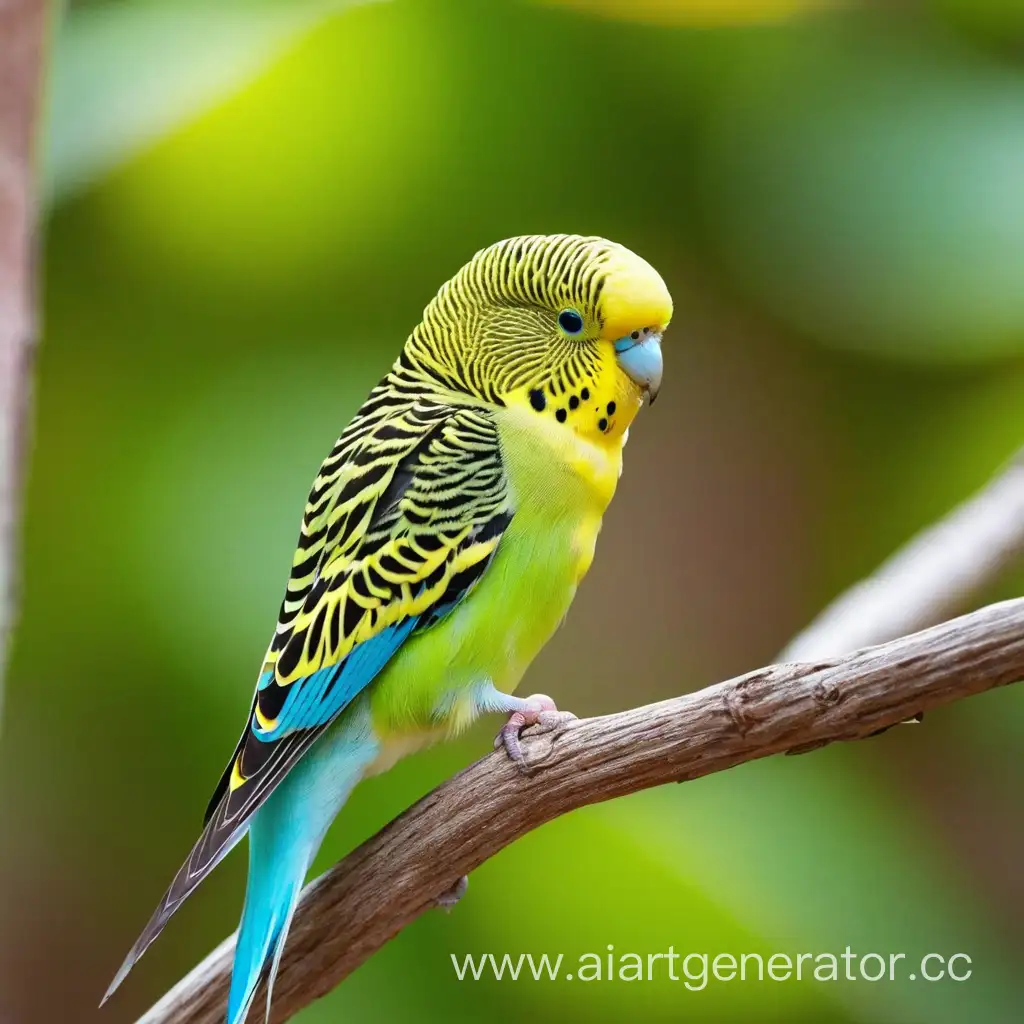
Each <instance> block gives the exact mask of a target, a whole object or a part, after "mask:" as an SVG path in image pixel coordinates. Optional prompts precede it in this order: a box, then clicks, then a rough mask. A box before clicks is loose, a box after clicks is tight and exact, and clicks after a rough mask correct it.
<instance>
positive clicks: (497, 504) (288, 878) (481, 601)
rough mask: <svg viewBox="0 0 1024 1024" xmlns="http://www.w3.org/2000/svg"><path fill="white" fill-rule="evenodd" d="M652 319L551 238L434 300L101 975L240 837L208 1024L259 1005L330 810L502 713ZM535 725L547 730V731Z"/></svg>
mask: <svg viewBox="0 0 1024 1024" xmlns="http://www.w3.org/2000/svg"><path fill="white" fill-rule="evenodd" d="M671 314H672V300H671V298H670V296H669V293H668V290H667V288H666V287H665V283H664V281H663V280H662V278H661V277H660V276H659V274H658V273H657V272H656V271H655V270H654V269H653V267H651V266H650V264H648V263H647V262H646V261H645V260H643V259H641V258H640V257H639V256H637V255H635V254H634V253H632V252H630V251H629V250H628V249H626V248H624V247H623V246H621V245H617V244H615V243H613V242H609V241H606V240H605V239H602V238H584V237H579V236H575V235H550V236H541V235H535V236H526V237H521V238H511V239H508V240H506V241H503V242H499V243H497V244H496V245H492V246H490V247H489V248H487V249H484V250H482V251H481V252H479V253H477V254H476V256H474V257H473V259H472V260H470V261H469V263H467V264H466V266H464V267H463V268H462V269H461V270H460V271H459V272H458V273H457V274H456V275H455V276H454V277H453V278H452V279H451V280H450V281H449V282H448V283H447V284H445V285H444V286H443V287H442V288H441V290H440V291H439V292H438V294H437V296H436V297H435V298H434V299H433V300H432V301H431V302H430V304H429V305H428V306H427V308H426V310H425V311H424V313H423V319H422V321H421V322H420V324H419V325H418V326H417V327H416V328H415V330H414V331H413V332H412V334H411V335H410V336H409V339H408V340H407V341H406V343H405V347H404V348H403V349H402V352H401V354H400V355H399V357H398V359H397V361H396V362H395V364H394V366H393V367H392V368H391V371H390V372H389V373H388V374H387V376H386V377H385V378H384V379H383V380H382V381H381V382H380V384H378V385H377V386H376V387H375V388H374V389H373V391H372V392H371V393H370V396H369V398H367V400H366V402H365V403H364V404H363V406H362V407H361V408H360V409H359V411H358V413H357V414H356V416H355V418H354V419H353V420H352V422H351V423H350V424H349V426H348V427H347V428H346V429H345V431H344V433H343V434H342V435H341V437H340V438H339V439H338V442H337V443H336V444H335V446H334V448H333V449H332V450H331V453H330V454H329V455H328V456H327V459H326V461H325V462H324V463H323V465H322V466H321V467H320V472H319V473H318V475H317V477H316V480H315V481H314V483H313V489H312V491H311V492H310V495H309V501H308V503H307V505H306V510H305V514H304V515H303V517H302V527H301V530H300V533H299V543H298V549H297V551H296V553H295V557H294V559H293V561H292V569H291V575H290V578H289V580H288V585H287V589H286V592H285V596H284V601H283V603H282V605H281V612H280V617H279V619H278V623H277V628H276V630H275V632H274V637H273V640H272V641H271V643H270V649H269V651H268V652H267V656H266V659H265V661H264V663H263V667H262V669H261V671H260V675H259V679H258V682H257V685H256V693H255V696H254V698H253V702H252V708H251V710H250V712H249V719H248V722H247V723H246V727H245V730H244V732H243V734H242V738H241V739H240V740H239V742H238V746H237V747H236V749H235V752H234V754H233V755H232V758H231V761H230V763H229V764H228V766H227V768H226V769H225V771H224V774H223V777H222V778H221V780H220V783H219V784H218V786H217V788H216V790H215V792H214V794H213V798H212V799H211V801H210V804H209V807H208V809H207V812H206V820H205V828H204V829H203V833H202V835H201V836H200V837H199V840H198V841H197V842H196V844H195V846H194V848H193V849H192V852H191V854H190V855H189V858H188V860H187V861H186V862H185V864H184V865H183V866H182V868H181V870H180V871H179V872H178V874H177V875H176V877H175V878H174V881H173V882H172V883H171V886H170V888H169V889H168V890H167V893H166V894H165V896H164V898H163V900H162V901H161V902H160V905H159V906H158V907H157V910H156V912H155V913H154V914H153V917H152V919H151V920H150V922H149V924H148V925H147V926H146V928H145V930H144V931H143V933H142V935H141V936H140V937H139V939H138V941H137V942H136V943H135V945H134V947H133V948H132V950H131V952H130V953H129V954H128V957H127V959H126V960H125V962H124V964H123V966H122V967H121V969H120V971H118V973H117V976H116V977H115V979H114V981H113V983H112V985H111V987H110V990H109V991H108V993H107V996H109V995H110V994H111V993H112V992H113V991H114V989H115V988H116V987H117V986H118V985H119V984H120V983H121V981H122V980H123V978H124V976H125V975H126V974H127V973H128V971H129V970H130V969H131V967H132V965H133V964H134V963H135V961H136V960H137V959H138V958H139V957H140V956H141V955H142V953H143V952H144V951H145V950H146V948H147V947H148V946H149V944H150V943H151V942H152V941H153V940H154V939H155V938H156V936H157V935H158V934H159V933H160V932H161V930H162V929H163V927H164V926H165V925H166V924H167V922H168V920H169V919H170V917H171V915H172V914H173V913H174V912H175V911H176V910H177V909H178V907H179V906H181V904H182V902H183V901H184V900H185V899H186V897H188V896H189V895H190V894H191V893H192V891H193V890H194V889H195V888H196V887H197V886H198V885H199V883H200V882H201V881H202V880H203V879H204V878H205V877H206V876H207V875H208V874H209V873H210V872H211V871H212V870H213V868H214V867H215V866H216V865H217V864H218V863H219V862H220V861H221V860H222V859H223V857H224V856H225V855H226V854H227V853H228V851H229V850H231V848H232V847H233V846H234V845H235V844H236V843H237V842H238V841H239V840H240V839H241V838H242V836H243V835H245V834H246V833H247V832H248V834H249V881H248V888H247V891H246V897H245V909H244V911H243V914H242V922H241V926H240V928H239V933H238V942H237V948H236V951H235V960H234V968H233V973H232V978H231V990H230V996H229V1000H228V1012H227V1019H228V1024H241V1022H242V1021H244V1019H245V1017H246V1014H247V1013H248V1010H249V1007H250V1004H251V1003H252V1000H253V996H254V994H255V991H256V988H257V985H258V984H259V982H260V980H261V979H262V978H264V977H266V979H267V993H268V994H267V1012H268V1013H269V1007H270V989H271V987H272V984H273V979H274V975H275V973H276V971H277V967H278V964H279V963H280V960H281V953H282V950H283V947H284V943H285V939H286V936H287V934H288V927H289V924H290V922H291V919H292V915H293V914H294V912H295V906H296V903H297V901H298V897H299V892H300V889H301V888H302V883H303V880H304V878H305V875H306V873H307V871H308V869H309V867H310V864H311V863H312V861H313V858H314V856H315V855H316V852H317V850H318V848H319V846H320V843H321V841H322V840H323V837H324V834H325V833H326V831H327V829H328V827H329V826H330V824H331V822H332V820H333V819H334V817H335V816H336V815H337V813H338V811H339V810H340V809H341V807H342V805H343V804H344V802H345V800H346V798H347V797H348V795H349V793H350V792H351V791H352V788H353V786H355V784H356V783H357V782H359V780H360V779H363V778H366V777H367V776H369V775H373V774H375V773H377V772H380V771H383V770H385V769H386V768H388V767H390V766H391V765H392V764H394V762H395V761H396V760H397V759H398V758H399V757H401V756H403V755H405V754H407V753H410V752H411V751H413V750H416V749H418V748H421V747H423V746H425V745H427V744H429V743H431V742H433V741H434V740H436V739H438V738H441V737H444V736H451V735H453V734H455V733H457V732H459V731H460V730H461V729H463V728H465V727H466V726H467V725H468V724H469V723H470V722H472V721H473V720H474V719H475V718H476V717H477V716H478V715H480V714H481V713H482V712H500V713H504V714H506V715H508V716H509V717H508V721H507V722H506V724H505V726H504V727H503V728H502V730H501V732H500V733H499V739H500V741H501V742H502V743H503V744H504V746H505V748H506V749H507V751H508V754H509V756H511V757H513V758H516V759H518V758H521V757H522V752H521V749H520V744H519V731H520V730H521V729H522V728H523V727H524V726H526V725H529V724H533V723H536V722H537V721H538V720H540V719H541V717H542V716H543V717H544V719H545V723H547V724H551V721H552V717H551V715H550V714H546V713H547V712H552V713H553V712H555V710H556V709H555V705H554V703H553V702H552V701H551V699H550V698H549V697H546V696H542V695H534V696H532V697H525V698H522V697H515V696H513V695H512V694H513V691H514V690H515V689H516V687H517V686H518V684H519V681H520V679H521V678H522V676H523V673H524V672H525V671H526V668H527V666H528V665H529V664H530V662H531V661H532V660H533V658H534V657H535V656H536V654H537V653H538V652H539V651H540V649H541V648H542V647H543V646H544V644H545V643H546V642H547V640H548V639H549V638H550V637H551V635H552V634H553V633H554V631H555V630H556V628H557V627H558V625H559V623H560V622H561V621H562V619H563V617H564V616H565V614H566V611H567V610H568V608H569V605H570V604H571V602H572V599H573V596H574V595H575V593H576V588H577V586H578V584H579V582H580V580H581V579H582V578H583V576H584V574H585V573H586V572H587V569H588V568H589V567H590V564H591V560H592V559H593V557H594V545H595V543H596V541H597V535H598V532H599V530H600V528H601V518H602V516H603V514H604V511H605V509H606V508H607V506H608V503H609V501H611V498H612V495H613V494H614V492H615V488H616V484H617V483H618V479H619V475H620V473H621V469H622V449H623V445H624V444H625V441H626V436H627V432H628V428H629V425H630V423H631V422H632V420H633V418H634V416H635V415H636V413H637V411H638V410H639V409H640V407H641V405H642V404H643V399H644V396H645V395H649V396H650V399H651V400H653V399H654V397H655V396H656V394H657V392H658V388H659V386H660V384H661V376H662V355H661V337H662V332H663V331H664V329H665V327H666V326H667V324H668V322H669V319H670V318H671ZM555 721H556V723H557V716H555Z"/></svg>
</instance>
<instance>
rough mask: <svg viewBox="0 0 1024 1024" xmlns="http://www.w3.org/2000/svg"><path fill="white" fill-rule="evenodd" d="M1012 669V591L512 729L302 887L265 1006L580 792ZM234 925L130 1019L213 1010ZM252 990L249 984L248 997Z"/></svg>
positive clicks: (742, 757) (686, 772)
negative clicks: (576, 716)
mask: <svg viewBox="0 0 1024 1024" xmlns="http://www.w3.org/2000/svg"><path fill="white" fill-rule="evenodd" d="M1021 679H1024V598H1022V599H1019V600H1014V601H1006V602H1004V603H1002V604H995V605H990V606H989V607H987V608H984V609H982V610H980V611H977V612H974V613H973V614H971V615H966V616H964V617H962V618H959V619H955V620H953V621H952V622H947V623H944V624H942V625H940V626H936V627H933V628H932V629H929V630H926V631H924V632H922V633H918V634H916V635H914V636H909V637H904V638H902V639H900V640H896V641H894V642H891V643H888V644H886V645H884V646H881V647H874V648H870V649H867V650H862V651H858V652H857V653H855V654H852V655H849V656H848V657H844V658H838V659H834V660H830V661H823V662H816V663H808V664H779V665H773V666H770V667H768V668H763V669H760V670H758V671H756V672H751V673H748V674H747V675H744V676H740V677H738V678H736V679H731V680H729V681H727V682H724V683H719V684H717V685H715V686H710V687H708V688H707V689H704V690H700V691H699V692H697V693H692V694H688V695H686V696H683V697H676V698H674V699H672V700H666V701H662V702H661V703H658V704H651V705H648V706H647V707H641V708H634V709H633V710H630V711H624V712H622V713H621V714H616V715H610V716H608V717H605V718H592V719H587V720H584V721H579V722H575V723H572V724H571V725H570V726H569V727H567V728H565V729H562V730H561V731H558V732H553V733H547V734H541V735H534V736H531V735H530V733H529V731H528V732H527V733H526V735H525V738H524V744H523V746H524V753H525V755H526V770H525V771H524V770H522V769H519V768H516V767H515V766H514V765H513V764H512V762H510V761H509V760H508V759H507V758H506V757H505V756H504V755H503V754H500V753H494V754H490V755H489V756H487V757H485V758H483V759H482V760H480V761H477V762H476V763H475V764H473V765H471V766H470V767H469V768H467V769H465V770H464V771H463V772H461V773H460V774H459V775H456V776H455V777H454V778H452V779H450V780H449V781H447V782H445V783H444V784H443V785H441V786H439V787H438V788H437V789H435V790H434V791H433V792H432V793H430V794H428V795H427V796H425V797H424V798H423V799H422V800H420V801H419V802H418V803H416V804H415V805H414V806H413V807H411V808H409V810H407V811H405V812H404V813H403V814H402V815H400V816H399V817H398V818H396V819H395V820H394V821H392V822H391V823H390V824H389V825H387V826H386V827H385V828H384V829H382V830H381V831H380V832H378V833H377V835H375V836H373V837H372V838H371V839H369V840H367V841H366V842H365V843H363V845H362V846H360V847H359V848H358V849H356V850H355V851H353V852H352V853H351V854H349V856H348V857H346V858H345V859H344V860H343V861H341V863H339V864H338V865H337V866H336V867H334V868H332V869H331V870H330V871H328V872H327V873H326V874H325V875H323V876H322V877H321V878H319V879H318V880H317V881H315V882H314V883H313V884H312V885H310V886H309V887H308V888H307V889H306V891H305V893H304V895H303V899H302V902H301V904H300V906H299V910H298V914H297V916H296V920H295V924H294V926H293V927H292V930H291V933H290V935H289V939H288V943H287V946H286V948H285V953H284V960H283V963H282V965H281V970H280V973H279V975H278V978H277V983H276V985H275V987H274V1004H273V1011H272V1014H271V1020H272V1021H274V1022H280V1021H284V1020H287V1019H288V1018H289V1017H291V1016H292V1015H293V1014H295V1013H297V1012H298V1011H299V1010H300V1009H302V1008H303V1007H304V1006H306V1005H308V1004H309V1003H311V1002H312V1001H313V1000H314V999H317V998H318V997H320V996H322V995H324V994H325V993H326V992H328V991H329V990H330V989H331V988H333V987H334V986H335V985H337V984H338V982H340V981H341V980H342V979H343V978H344V977H345V976H346V975H348V974H349V973H351V972H352V971H353V970H354V969H355V968H356V967H358V966H359V965H360V964H361V963H363V962H364V961H365V960H366V959H368V958H369V957H370V956H371V955H372V954H373V953H374V952H376V951H377V950H378V949H379V948H380V947H381V946H383V945H384V943H385V942H387V941H388V940H389V939H391V938H393V937H394V936H395V935H396V934H398V932H399V931H401V929H402V928H404V927H405V926H406V925H407V924H409V923H410V922H411V921H413V920H414V919H415V918H417V917H418V916H419V915H420V914H422V913H423V912H424V911H425V910H427V909H429V908H430V907H431V906H432V905H433V903H434V900H435V899H436V898H437V896H439V895H440V894H441V893H443V892H444V891H445V890H446V889H448V888H449V887H450V886H451V885H452V883H453V882H454V881H455V880H456V879H457V878H458V877H459V876H460V875H464V874H469V873H470V872H471V871H473V870H474V869H475V868H477V867H478V866H479V865H480V864H482V863H483V862H484V861H485V860H486V859H487V858H488V857H490V856H492V855H493V854H495V853H496V852H497V851H498V850H500V849H502V848H503V847H505V846H507V845H508V844H510V843H511V842H513V841H514V840H515V839H518V838H519V837H520V836H522V835H524V834H525V833H527V832H529V831H530V830H531V829H534V828H536V827H537V826H538V825H542V824H543V823H544V822H546V821H550V820H551V819H552V818H555V817H557V816H558V815H560V814H565V813H566V812H568V811H571V810H574V809H575V808H577V807H582V806H585V805H586V804H592V803H598V802H600V801H602V800H609V799H612V798H613V797H617V796H624V795H625V794H627V793H633V792H636V791H638V790H641V789H646V788H648V787H650V786H657V785H661V784H662V783H666V782H682V781H685V780H688V779H695V778H698V777H700V776H702V775H708V774H710V773H712V772H718V771H723V770H724V769H726V768H731V767H733V766H734V765H738V764H741V763H743V762H745V761H751V760H754V759H756V758H761V757H767V756H769V755H771V754H778V753H782V752H784V751H788V752H800V751H804V750H807V749H812V748H814V747H818V746H823V745H825V744H827V743H832V742H834V741H836V740H850V739H859V738H861V737H864V736H867V735H869V734H871V733H873V732H876V731H877V730H879V729H883V728H885V727H887V726H890V725H895V724H896V723H898V722H902V721H904V720H906V719H907V718H909V717H911V716H912V715H914V714H916V713H917V712H920V711H925V710H928V709H930V708H935V707H939V706H940V705H943V704H948V703H950V702H952V701H955V700H959V699H961V698H963V697H968V696H971V695H972V694H976V693H981V692H982V691H984V690H989V689H992V688H994V687H997V686H1003V685H1006V684H1008V683H1013V682H1016V681H1018V680H1021ZM233 952H234V938H233V937H232V938H229V939H227V940H226V941H225V942H223V943H222V944H221V945H220V946H218V947H217V949H215V950H214V951H213V953H211V954H210V956H208V957H207V958H206V960H204V961H203V962H202V963H201V964H200V965H199V966H198V967H197V968H195V970H193V971H192V973H191V974H189V975H188V976H187V977H186V978H184V979H183V980H182V981H181V982H179V983H178V984H177V985H176V986H175V987H174V988H173V989H172V990H171V991H170V992H168V993H167V995H166V996H164V998H163V999H161V1000H160V1002H159V1003H157V1004H156V1005H155V1006H154V1007H153V1008H152V1009H151V1010H150V1011H149V1012H148V1013H146V1014H145V1015H144V1016H143V1017H142V1018H141V1019H140V1021H139V1024H185V1022H186V1021H187V1022H189V1024H220V1022H221V1021H222V1020H223V1016H224V1006H225V1000H226V995H227V987H228V981H229V977H230V971H231V958H232V955H233ZM257 1002H259V997H257Z"/></svg>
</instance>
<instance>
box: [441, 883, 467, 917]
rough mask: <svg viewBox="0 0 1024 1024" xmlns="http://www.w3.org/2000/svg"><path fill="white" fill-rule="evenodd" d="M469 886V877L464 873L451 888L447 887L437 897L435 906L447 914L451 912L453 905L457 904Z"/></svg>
mask: <svg viewBox="0 0 1024 1024" xmlns="http://www.w3.org/2000/svg"><path fill="white" fill-rule="evenodd" d="M468 888H469V877H468V876H467V875H463V876H462V877H461V878H458V879H456V880H455V881H454V882H453V883H452V886H451V888H450V889H445V891H444V892H443V893H441V895H440V896H437V897H435V899H434V906H435V907H437V908H438V910H443V911H444V912H445V913H446V914H450V913H451V911H452V907H454V906H455V904H456V903H458V902H459V900H461V899H462V897H463V896H465V895H466V890H467V889H468Z"/></svg>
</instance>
